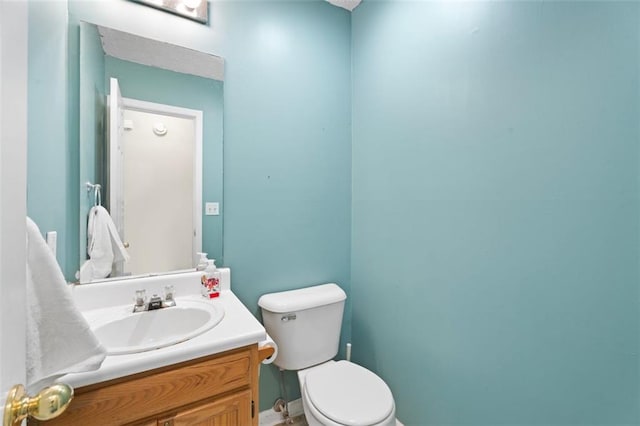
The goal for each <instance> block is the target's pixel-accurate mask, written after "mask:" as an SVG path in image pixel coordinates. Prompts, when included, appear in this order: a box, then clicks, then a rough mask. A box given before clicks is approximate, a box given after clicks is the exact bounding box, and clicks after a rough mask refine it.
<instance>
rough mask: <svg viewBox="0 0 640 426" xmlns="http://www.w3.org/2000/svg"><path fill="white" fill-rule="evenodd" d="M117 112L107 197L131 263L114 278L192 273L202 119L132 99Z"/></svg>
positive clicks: (196, 244)
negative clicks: (189, 270)
mask: <svg viewBox="0 0 640 426" xmlns="http://www.w3.org/2000/svg"><path fill="white" fill-rule="evenodd" d="M114 105H115V104H114ZM119 109H120V112H121V116H119V118H121V123H120V125H121V128H120V131H117V132H116V131H115V129H114V130H113V132H115V133H116V134H118V135H119V138H117V139H113V138H110V144H112V146H111V147H110V150H109V151H110V153H111V155H110V163H111V164H110V167H109V168H110V171H111V173H112V174H113V173H117V174H118V176H111V178H110V179H109V181H110V183H111V185H112V186H111V188H110V195H109V198H110V205H111V206H110V207H111V211H112V212H113V213H112V217H113V219H114V222H115V224H116V227H117V228H118V231H119V234H120V238H121V239H122V241H123V242H124V243H125V245H126V246H127V247H128V248H127V250H128V252H129V255H130V256H131V259H130V260H129V261H128V262H126V263H124V264H116V265H115V266H114V273H113V275H112V276H121V275H138V274H143V273H148V272H152V273H156V272H157V273H160V272H167V271H174V270H181V269H188V268H191V267H193V265H194V263H193V262H194V258H195V253H196V252H198V251H200V250H201V227H200V222H201V212H200V210H201V209H199V208H197V207H196V206H200V205H201V191H202V187H201V184H200V182H201V180H202V157H201V152H202V112H201V111H196V110H188V109H184V108H178V107H174V106H171V105H163V104H156V103H150V102H143V101H137V100H133V99H127V98H122V102H121V103H120V107H119ZM114 144H115V145H117V146H114Z"/></svg>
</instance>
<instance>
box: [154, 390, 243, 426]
mask: <svg viewBox="0 0 640 426" xmlns="http://www.w3.org/2000/svg"><path fill="white" fill-rule="evenodd" d="M251 423H252V422H251V391H249V390H246V391H243V392H238V393H234V394H233V395H230V396H227V397H225V398H220V399H217V400H215V401H212V402H207V403H204V404H202V405H199V406H197V407H194V408H190V409H188V410H184V411H179V412H178V414H176V415H175V416H172V417H169V418H165V419H160V420H158V426H247V425H250V424H251Z"/></svg>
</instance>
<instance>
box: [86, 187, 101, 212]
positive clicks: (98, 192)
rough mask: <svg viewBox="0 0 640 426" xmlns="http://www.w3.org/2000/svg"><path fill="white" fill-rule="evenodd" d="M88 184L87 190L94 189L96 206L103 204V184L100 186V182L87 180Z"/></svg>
mask: <svg viewBox="0 0 640 426" xmlns="http://www.w3.org/2000/svg"><path fill="white" fill-rule="evenodd" d="M86 186H87V192H91V191H93V206H94V207H97V206H101V205H102V194H101V189H102V186H100V184H99V183H91V182H87V183H86Z"/></svg>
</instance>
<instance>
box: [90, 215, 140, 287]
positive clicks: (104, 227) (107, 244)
mask: <svg viewBox="0 0 640 426" xmlns="http://www.w3.org/2000/svg"><path fill="white" fill-rule="evenodd" d="M87 238H88V244H87V254H89V260H87V261H86V262H85V263H84V264H83V265H82V267H81V268H80V282H87V281H91V280H94V279H100V278H106V277H108V276H109V274H110V273H111V269H112V268H113V263H114V262H122V261H124V262H127V261H128V260H129V253H127V249H125V248H124V245H123V244H122V241H121V240H120V235H119V234H118V230H117V229H116V225H115V224H114V223H113V220H112V219H111V215H109V212H108V211H107V209H105V208H104V207H102V206H94V207H92V208H91V210H90V211H89V223H88V226H87Z"/></svg>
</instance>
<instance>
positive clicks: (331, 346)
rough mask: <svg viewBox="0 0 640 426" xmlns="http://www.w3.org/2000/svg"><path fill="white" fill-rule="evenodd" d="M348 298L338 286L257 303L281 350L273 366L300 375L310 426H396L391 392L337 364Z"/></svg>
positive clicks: (364, 373) (366, 374)
mask: <svg viewBox="0 0 640 426" xmlns="http://www.w3.org/2000/svg"><path fill="white" fill-rule="evenodd" d="M346 298H347V295H346V294H345V292H344V291H343V290H342V289H341V288H340V287H338V286H337V285H336V284H322V285H317V286H312V287H306V288H301V289H298V290H291V291H283V292H279V293H270V294H265V295H263V296H262V297H260V300H258V305H259V306H260V308H261V309H262V318H263V321H264V326H265V328H266V330H267V333H269V335H271V337H272V338H273V340H274V341H275V342H276V344H277V345H278V356H277V357H276V359H275V361H274V362H273V363H274V364H275V365H277V366H278V367H280V368H281V369H283V370H295V371H297V372H298V380H299V381H300V392H301V393H302V406H303V408H304V414H305V417H306V418H307V422H308V423H309V425H310V426H394V425H395V424H396V420H395V412H396V408H395V402H394V400H393V394H392V393H391V390H390V389H389V386H387V384H386V383H385V382H384V380H382V379H381V378H380V377H378V376H377V375H376V374H374V373H373V372H371V371H369V370H367V369H366V368H364V367H361V366H359V365H357V364H354V363H352V362H350V361H344V360H341V361H334V360H333V357H335V356H336V354H337V353H338V346H339V342H340V328H341V326H342V314H343V311H344V303H345V300H346Z"/></svg>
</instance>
